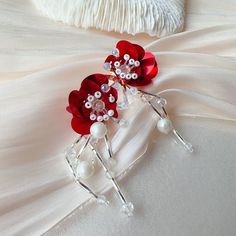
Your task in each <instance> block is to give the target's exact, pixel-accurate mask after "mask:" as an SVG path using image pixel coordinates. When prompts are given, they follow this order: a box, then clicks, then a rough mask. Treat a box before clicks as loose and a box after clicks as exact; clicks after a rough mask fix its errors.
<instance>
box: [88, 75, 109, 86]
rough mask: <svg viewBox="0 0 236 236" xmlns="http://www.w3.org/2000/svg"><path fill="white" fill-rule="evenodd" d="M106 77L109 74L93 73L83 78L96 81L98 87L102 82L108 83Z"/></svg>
mask: <svg viewBox="0 0 236 236" xmlns="http://www.w3.org/2000/svg"><path fill="white" fill-rule="evenodd" d="M108 78H109V75H103V74H93V75H90V76H88V77H87V78H85V80H91V81H93V82H94V83H96V84H97V85H98V86H99V87H101V85H102V84H108Z"/></svg>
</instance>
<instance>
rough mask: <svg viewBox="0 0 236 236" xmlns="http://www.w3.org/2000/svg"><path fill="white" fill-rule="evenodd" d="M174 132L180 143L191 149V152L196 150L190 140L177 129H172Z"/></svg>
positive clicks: (188, 149)
mask: <svg viewBox="0 0 236 236" xmlns="http://www.w3.org/2000/svg"><path fill="white" fill-rule="evenodd" d="M172 134H173V135H174V136H175V137H176V139H177V140H178V141H179V143H181V144H182V145H183V147H184V148H185V149H186V150H187V151H189V152H190V153H192V152H193V151H194V149H193V145H192V144H191V143H189V142H187V141H186V140H185V139H184V138H183V137H182V136H181V135H180V134H179V133H178V131H177V130H176V129H173V130H172Z"/></svg>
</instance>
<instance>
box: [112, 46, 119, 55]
mask: <svg viewBox="0 0 236 236" xmlns="http://www.w3.org/2000/svg"><path fill="white" fill-rule="evenodd" d="M111 54H112V55H113V56H115V57H119V54H120V52H119V49H118V48H115V49H114V50H113V51H112V52H111Z"/></svg>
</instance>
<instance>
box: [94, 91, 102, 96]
mask: <svg viewBox="0 0 236 236" xmlns="http://www.w3.org/2000/svg"><path fill="white" fill-rule="evenodd" d="M94 96H95V98H100V97H101V96H102V94H101V92H99V91H97V92H95V93H94Z"/></svg>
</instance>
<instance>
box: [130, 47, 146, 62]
mask: <svg viewBox="0 0 236 236" xmlns="http://www.w3.org/2000/svg"><path fill="white" fill-rule="evenodd" d="M133 45H134V46H135V48H136V50H137V52H138V60H142V59H143V57H144V55H145V50H144V48H143V47H141V46H140V45H138V44H133Z"/></svg>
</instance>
